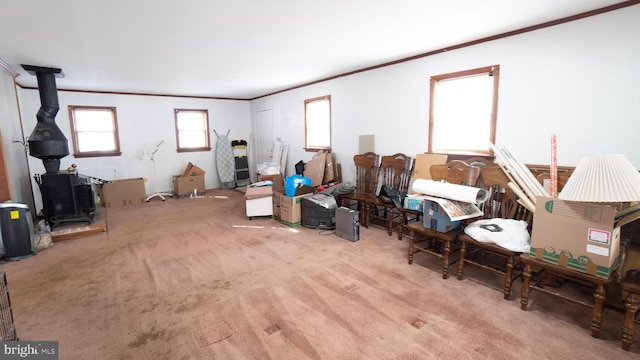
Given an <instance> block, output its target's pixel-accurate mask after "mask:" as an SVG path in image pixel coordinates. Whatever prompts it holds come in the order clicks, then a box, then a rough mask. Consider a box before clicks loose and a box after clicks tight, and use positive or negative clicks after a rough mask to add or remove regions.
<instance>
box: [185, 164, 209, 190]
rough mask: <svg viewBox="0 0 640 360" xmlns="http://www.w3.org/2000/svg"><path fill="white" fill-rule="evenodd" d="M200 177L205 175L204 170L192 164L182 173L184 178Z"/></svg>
mask: <svg viewBox="0 0 640 360" xmlns="http://www.w3.org/2000/svg"><path fill="white" fill-rule="evenodd" d="M198 175H204V170H202V169H201V168H199V167H197V166H195V165H193V164H192V163H189V164H187V167H186V168H185V169H184V172H183V173H182V176H198ZM192 190H193V189H192Z"/></svg>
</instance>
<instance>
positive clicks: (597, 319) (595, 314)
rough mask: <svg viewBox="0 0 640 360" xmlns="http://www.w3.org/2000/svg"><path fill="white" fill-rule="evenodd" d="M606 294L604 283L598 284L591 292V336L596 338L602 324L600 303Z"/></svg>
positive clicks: (601, 303) (602, 302)
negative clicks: (592, 301) (592, 302)
mask: <svg viewBox="0 0 640 360" xmlns="http://www.w3.org/2000/svg"><path fill="white" fill-rule="evenodd" d="M606 297H607V294H606V290H605V288H604V285H602V284H598V286H596V291H595V292H594V293H593V299H594V304H593V311H592V312H591V336H592V337H594V338H597V337H598V336H600V327H601V326H602V305H603V304H604V300H605V299H606Z"/></svg>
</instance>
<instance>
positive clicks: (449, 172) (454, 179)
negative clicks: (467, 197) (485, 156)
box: [407, 160, 480, 279]
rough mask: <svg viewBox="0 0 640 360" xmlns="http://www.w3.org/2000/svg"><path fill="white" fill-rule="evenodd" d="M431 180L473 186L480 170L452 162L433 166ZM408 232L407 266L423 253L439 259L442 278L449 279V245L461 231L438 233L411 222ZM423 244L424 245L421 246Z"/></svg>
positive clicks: (463, 163) (458, 229)
mask: <svg viewBox="0 0 640 360" xmlns="http://www.w3.org/2000/svg"><path fill="white" fill-rule="evenodd" d="M430 172H431V179H432V180H435V181H447V182H450V183H453V184H458V185H468V186H473V185H475V184H476V183H477V181H478V178H479V177H480V168H479V167H477V166H470V165H468V164H467V163H465V162H464V161H460V160H453V161H450V162H448V163H446V164H442V165H433V166H431V169H430ZM407 230H408V231H409V258H408V262H409V265H411V264H412V263H413V255H414V254H415V253H417V252H424V253H427V254H431V255H434V256H436V257H438V258H441V259H442V261H443V264H442V278H443V279H446V278H448V277H449V267H450V266H451V264H453V263H455V262H456V261H458V260H457V259H456V260H454V261H453V262H450V261H449V255H450V253H451V245H452V244H453V243H454V242H455V241H456V240H457V238H458V235H459V234H460V233H461V231H462V229H461V228H457V229H454V230H451V231H448V232H439V231H436V230H433V229H429V228H427V227H424V226H423V224H422V223H421V222H412V223H410V224H408V225H407ZM416 234H420V235H423V236H424V239H422V240H419V241H417V239H416ZM422 244H424V245H422Z"/></svg>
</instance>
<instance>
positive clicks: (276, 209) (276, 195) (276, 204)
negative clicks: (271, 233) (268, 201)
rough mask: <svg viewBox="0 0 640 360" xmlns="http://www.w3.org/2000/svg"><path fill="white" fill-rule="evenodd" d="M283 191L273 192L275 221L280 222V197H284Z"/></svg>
mask: <svg viewBox="0 0 640 360" xmlns="http://www.w3.org/2000/svg"><path fill="white" fill-rule="evenodd" d="M282 195H283V194H282V192H281V191H275V190H274V192H273V219H274V220H277V221H280V197H281V196H282Z"/></svg>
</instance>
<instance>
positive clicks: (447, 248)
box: [442, 241, 451, 279]
mask: <svg viewBox="0 0 640 360" xmlns="http://www.w3.org/2000/svg"><path fill="white" fill-rule="evenodd" d="M450 252H451V242H450V241H445V242H444V256H443V268H442V278H443V279H446V278H448V277H449V253H450Z"/></svg>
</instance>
